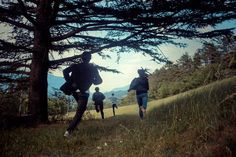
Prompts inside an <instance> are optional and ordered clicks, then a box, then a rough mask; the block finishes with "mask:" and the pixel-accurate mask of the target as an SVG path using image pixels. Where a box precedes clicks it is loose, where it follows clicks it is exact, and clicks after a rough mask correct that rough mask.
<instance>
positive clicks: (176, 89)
mask: <svg viewBox="0 0 236 157" xmlns="http://www.w3.org/2000/svg"><path fill="white" fill-rule="evenodd" d="M234 75H236V41H235V37H234V38H226V37H222V38H218V39H217V40H215V41H211V42H204V43H203V45H202V48H200V49H198V50H197V52H195V53H194V55H193V56H190V55H189V54H188V53H187V52H186V53H185V54H183V55H182V56H181V57H180V58H179V59H178V60H177V61H176V62H174V63H170V64H166V65H165V66H163V67H162V68H160V69H156V71H155V72H154V73H153V74H151V75H150V76H149V86H150V90H149V99H150V100H153V99H160V98H165V97H167V96H171V95H174V94H178V93H181V92H184V91H188V90H190V89H194V88H197V87H200V86H203V85H206V84H209V83H211V82H213V81H216V80H222V79H224V78H228V77H232V76H234ZM134 94H135V93H133V92H131V93H129V94H128V96H127V97H126V98H125V99H123V101H122V103H123V104H127V105H128V104H131V103H132V102H135V101H136V100H135V96H134Z"/></svg>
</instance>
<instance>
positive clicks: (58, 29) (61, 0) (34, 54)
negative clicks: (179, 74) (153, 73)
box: [0, 0, 236, 121]
mask: <svg viewBox="0 0 236 157" xmlns="http://www.w3.org/2000/svg"><path fill="white" fill-rule="evenodd" d="M3 2H5V3H3ZM6 2H7V1H2V4H1V6H0V21H1V22H2V24H4V25H5V27H8V28H9V29H10V31H11V33H9V34H8V36H7V38H6V37H3V36H1V40H0V51H1V58H2V59H1V62H2V65H4V67H3V68H1V69H2V70H3V71H4V70H5V71H7V70H8V69H10V70H12V69H11V67H12V66H17V65H18V67H17V68H15V71H14V70H13V71H12V72H13V73H14V76H16V75H17V73H21V72H22V71H23V70H22V69H23V68H26V69H28V70H26V74H27V73H28V72H30V74H29V76H30V79H29V83H30V85H29V110H30V113H31V114H32V115H34V116H35V119H36V120H40V121H47V120H48V115H47V74H48V71H49V69H51V68H57V67H58V66H60V65H63V64H65V63H68V62H74V61H76V60H78V58H79V57H80V54H81V52H83V51H88V52H91V53H98V54H99V55H101V56H102V57H109V53H111V52H114V51H115V52H116V53H118V54H119V53H122V52H137V53H143V54H144V55H149V56H151V57H152V58H153V60H155V61H161V62H162V61H165V60H166V59H165V58H164V57H162V55H161V53H160V52H159V51H158V49H157V47H158V46H160V45H161V44H166V43H169V44H175V45H179V46H183V45H182V44H181V43H177V42H176V39H178V38H182V37H183V38H211V37H214V36H218V35H222V34H230V33H231V29H230V28H229V29H222V30H216V29H211V30H209V29H205V28H206V27H207V26H216V25H217V24H220V23H222V22H224V21H226V20H232V19H235V17H236V13H235V10H236V1H235V0H208V1H205V0H178V1H177V0H128V1H127V0H9V1H8V2H7V3H6ZM69 50H74V54H75V55H73V56H70V57H68V56H65V55H63V53H64V52H65V51H69ZM29 65H30V68H28V66H29ZM100 68H102V67H100ZM1 69H0V70H1ZM7 76H9V75H3V73H2V77H7ZM24 76H25V75H24ZM10 78H11V79H12V77H10ZM8 79H9V77H8Z"/></svg>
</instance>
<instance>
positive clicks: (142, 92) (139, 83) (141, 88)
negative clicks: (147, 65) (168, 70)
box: [128, 69, 149, 119]
mask: <svg viewBox="0 0 236 157" xmlns="http://www.w3.org/2000/svg"><path fill="white" fill-rule="evenodd" d="M138 74H139V77H138V78H134V79H133V80H132V82H131V84H130V87H129V89H128V92H129V91H130V90H135V91H136V98H137V102H138V105H139V117H140V118H141V119H143V118H144V115H145V114H146V109H147V101H148V90H149V83H148V75H147V74H146V70H145V69H139V70H138Z"/></svg>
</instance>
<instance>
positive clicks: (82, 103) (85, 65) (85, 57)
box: [60, 52, 102, 137]
mask: <svg viewBox="0 0 236 157" xmlns="http://www.w3.org/2000/svg"><path fill="white" fill-rule="evenodd" d="M90 60H91V54H90V53H89V52H84V53H83V54H82V57H81V62H80V63H78V64H72V65H71V66H70V67H67V68H66V69H64V70H63V75H64V78H65V80H66V83H65V84H64V85H62V87H61V88H60V89H61V90H62V91H63V92H64V93H65V94H68V95H69V94H72V95H73V97H74V98H75V100H76V101H77V103H78V108H77V111H76V114H75V116H74V118H73V120H72V121H71V122H70V124H69V127H68V128H67V130H66V132H65V134H64V136H65V137H68V136H69V135H70V134H71V133H72V131H73V130H74V129H75V128H76V126H77V125H78V124H79V123H80V121H81V118H82V116H83V114H84V111H85V110H86V108H87V103H88V97H89V93H88V90H89V88H90V86H91V85H92V84H94V85H98V84H101V83H102V78H101V77H100V75H99V73H98V70H97V68H96V67H95V66H94V65H93V64H91V63H89V62H90Z"/></svg>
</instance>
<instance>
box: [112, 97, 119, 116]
mask: <svg viewBox="0 0 236 157" xmlns="http://www.w3.org/2000/svg"><path fill="white" fill-rule="evenodd" d="M110 100H111V103H112V111H113V116H115V115H116V113H115V108H116V109H118V107H117V103H118V98H117V97H115V96H114V93H112V94H111V97H110Z"/></svg>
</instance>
